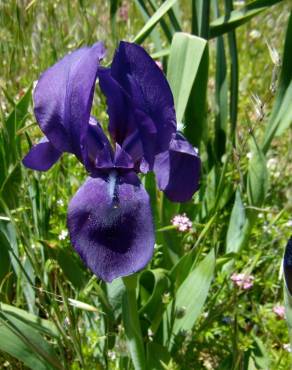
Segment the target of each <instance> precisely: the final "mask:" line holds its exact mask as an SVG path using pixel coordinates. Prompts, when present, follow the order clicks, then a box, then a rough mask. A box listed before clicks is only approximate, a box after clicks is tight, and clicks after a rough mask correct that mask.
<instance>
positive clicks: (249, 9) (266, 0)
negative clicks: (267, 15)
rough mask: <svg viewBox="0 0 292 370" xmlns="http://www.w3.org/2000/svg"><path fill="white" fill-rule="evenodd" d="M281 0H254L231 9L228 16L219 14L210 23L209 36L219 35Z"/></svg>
mask: <svg viewBox="0 0 292 370" xmlns="http://www.w3.org/2000/svg"><path fill="white" fill-rule="evenodd" d="M280 1H282V0H256V1H253V2H251V3H249V4H247V5H246V6H244V7H242V8H241V9H237V10H233V11H232V12H231V13H230V16H229V17H228V18H226V16H221V17H219V18H217V19H215V20H214V21H213V22H211V24H210V30H209V38H213V37H217V36H220V35H222V34H224V33H226V32H230V31H232V30H234V29H235V28H236V27H239V26H241V25H242V24H244V23H246V22H247V21H249V20H250V19H251V18H253V17H254V16H256V15H258V14H259V13H261V12H262V11H263V10H266V9H268V8H269V7H270V6H272V5H274V4H277V3H279V2H280Z"/></svg>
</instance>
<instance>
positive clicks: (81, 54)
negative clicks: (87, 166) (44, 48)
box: [34, 43, 105, 159]
mask: <svg viewBox="0 0 292 370" xmlns="http://www.w3.org/2000/svg"><path fill="white" fill-rule="evenodd" d="M104 55H105V49H104V47H103V44H102V43H96V44H95V45H93V46H92V47H84V48H81V49H78V50H76V51H74V52H72V53H71V54H69V55H67V56H65V57H64V58H63V59H62V60H60V61H59V62H57V63H56V64H55V65H53V66H52V67H50V68H49V69H47V70H46V71H45V72H44V73H43V74H42V75H41V77H40V79H39V81H38V83H37V85H36V88H35V91H34V112H35V116H36V119H37V121H38V123H39V125H40V127H41V129H42V131H43V132H44V133H45V135H46V136H47V137H48V139H49V140H50V141H51V142H52V143H53V145H54V146H55V147H56V148H57V149H58V150H60V151H67V152H72V153H75V154H76V156H77V157H78V158H79V159H81V149H80V143H81V141H82V140H84V139H85V137H86V130H87V125H88V122H89V117H90V110H91V106H92V99H93V93H94V87H95V80H96V74H97V70H98V68H99V61H100V59H102V58H103V57H104Z"/></svg>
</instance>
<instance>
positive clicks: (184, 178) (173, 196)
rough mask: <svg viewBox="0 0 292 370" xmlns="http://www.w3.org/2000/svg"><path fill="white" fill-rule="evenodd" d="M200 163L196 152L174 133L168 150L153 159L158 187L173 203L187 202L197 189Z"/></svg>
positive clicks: (181, 137) (179, 135)
mask: <svg viewBox="0 0 292 370" xmlns="http://www.w3.org/2000/svg"><path fill="white" fill-rule="evenodd" d="M200 167H201V161H200V158H199V156H198V153H197V151H196V150H195V149H194V148H193V147H192V146H191V144H190V143H189V142H188V141H187V140H186V139H185V138H184V137H183V135H181V134H179V133H176V134H175V135H174V137H173V139H172V140H171V142H170V145H169V150H167V151H165V152H163V153H160V154H159V155H157V156H156V158H155V163H154V172H155V174H156V178H157V182H158V186H159V189H160V190H163V191H164V193H165V194H166V196H167V197H168V198H169V199H170V200H171V201H173V202H187V201H188V200H190V199H191V197H192V196H193V194H194V193H195V191H196V190H198V188H199V177H200Z"/></svg>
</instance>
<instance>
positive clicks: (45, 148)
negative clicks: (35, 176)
mask: <svg viewBox="0 0 292 370" xmlns="http://www.w3.org/2000/svg"><path fill="white" fill-rule="evenodd" d="M61 155H62V152H60V151H59V150H58V149H56V148H55V147H54V146H53V145H52V144H51V143H50V142H49V140H48V139H47V138H46V137H43V138H42V139H41V140H40V141H39V143H38V144H36V145H34V146H33V147H32V148H31V149H30V151H29V152H28V153H27V155H26V156H25V157H24V158H23V160H22V163H23V164H24V165H25V166H26V167H28V168H31V169H32V170H37V171H47V170H48V169H50V168H51V167H52V166H53V165H54V164H55V163H56V162H57V160H58V159H59V158H60V157H61Z"/></svg>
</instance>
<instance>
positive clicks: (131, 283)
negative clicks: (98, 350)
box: [123, 274, 146, 370]
mask: <svg viewBox="0 0 292 370" xmlns="http://www.w3.org/2000/svg"><path fill="white" fill-rule="evenodd" d="M123 282H124V284H125V287H126V292H125V294H124V296H123V321H124V326H125V333H126V337H127V342H128V347H129V351H130V354H131V358H132V361H133V364H134V368H135V370H145V369H146V359H145V351H144V344H143V338H142V333H141V327H140V321H139V315H138V309H137V301H136V287H137V275H136V274H135V275H131V276H126V277H124V278H123Z"/></svg>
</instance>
